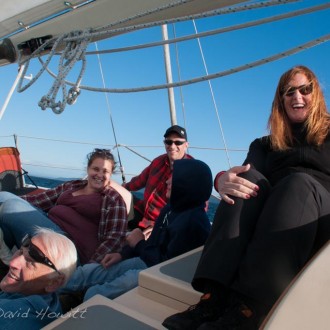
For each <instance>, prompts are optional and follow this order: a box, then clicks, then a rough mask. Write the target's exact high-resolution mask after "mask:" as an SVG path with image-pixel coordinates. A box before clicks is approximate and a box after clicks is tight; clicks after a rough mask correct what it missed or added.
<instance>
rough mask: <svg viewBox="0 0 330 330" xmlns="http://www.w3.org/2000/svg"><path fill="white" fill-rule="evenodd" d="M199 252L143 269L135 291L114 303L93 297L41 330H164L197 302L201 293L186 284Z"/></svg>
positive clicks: (188, 281) (120, 297)
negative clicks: (81, 314) (166, 322)
mask: <svg viewBox="0 0 330 330" xmlns="http://www.w3.org/2000/svg"><path fill="white" fill-rule="evenodd" d="M201 252H202V247H200V248H197V249H195V250H192V251H190V252H187V253H185V254H182V255H181V256H178V257H176V258H173V259H170V260H167V261H165V262H163V263H161V264H158V265H156V266H153V267H150V268H148V269H146V270H143V271H141V272H140V274H139V286H138V287H137V288H135V289H133V290H130V291H128V292H127V293H125V294H123V295H121V296H119V297H117V298H116V299H114V300H110V299H107V298H105V297H102V296H100V295H96V296H94V297H92V298H91V299H89V300H87V301H85V302H84V303H82V304H80V305H78V306H76V307H75V308H73V309H72V311H71V312H68V313H66V314H65V315H64V316H62V317H61V318H60V319H57V320H54V321H53V322H52V323H51V324H49V325H48V326H46V327H45V328H43V329H59V330H65V329H91V328H95V329H106V328H108V326H109V324H111V327H112V328H113V329H149V328H150V329H164V327H163V326H162V322H163V320H164V319H165V318H166V317H167V316H169V315H172V314H174V313H177V312H180V311H183V310H185V309H187V308H188V307H189V306H190V305H192V304H195V303H197V302H198V301H199V298H200V296H201V293H199V292H197V291H195V290H194V289H193V288H192V286H191V285H190V282H191V280H192V277H193V275H194V273H195V269H196V267H197V263H198V260H199V258H200V255H201ZM87 306H88V314H86V319H79V317H76V316H77V315H78V314H79V312H77V314H76V316H74V314H73V312H74V311H80V312H81V311H82V310H84V308H86V307H87ZM146 314H147V315H146ZM117 322H118V323H117ZM127 322H130V323H127ZM141 322H142V323H141Z"/></svg>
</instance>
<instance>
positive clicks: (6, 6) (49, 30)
mask: <svg viewBox="0 0 330 330" xmlns="http://www.w3.org/2000/svg"><path fill="white" fill-rule="evenodd" d="M240 2H245V1H242V0H170V1H169V0H134V1H132V0H89V1H77V0H72V1H63V0H25V1H22V0H1V11H0V40H2V39H4V38H10V40H11V41H12V43H13V44H14V46H17V45H18V44H20V43H22V42H25V41H27V40H30V39H33V38H39V37H42V36H46V35H52V36H53V37H56V36H59V35H62V34H63V33H68V32H70V31H75V30H83V29H87V28H98V27H102V26H106V25H109V24H114V23H117V22H121V23H120V24H117V25H116V28H118V27H127V26H132V25H136V24H143V23H150V22H155V21H162V20H164V19H171V18H177V17H182V16H188V15H191V14H198V13H202V12H207V11H210V10H214V9H218V8H222V7H227V6H232V5H235V4H237V3H240Z"/></svg>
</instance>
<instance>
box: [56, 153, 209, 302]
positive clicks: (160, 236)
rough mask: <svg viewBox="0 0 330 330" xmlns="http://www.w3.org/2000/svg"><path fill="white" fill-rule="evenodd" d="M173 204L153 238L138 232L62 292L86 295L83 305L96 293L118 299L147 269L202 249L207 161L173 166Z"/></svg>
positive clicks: (170, 192) (205, 234)
mask: <svg viewBox="0 0 330 330" xmlns="http://www.w3.org/2000/svg"><path fill="white" fill-rule="evenodd" d="M166 184H167V198H169V203H168V204H167V205H165V207H164V208H163V209H162V210H161V213H160V215H159V217H158V218H157V220H156V222H155V226H154V228H153V230H152V232H151V235H150V237H149V238H148V239H147V240H145V236H144V234H143V232H142V231H141V230H140V229H138V228H136V229H134V230H133V231H132V232H131V233H130V234H129V235H128V236H127V245H126V246H125V247H124V248H123V249H122V251H121V252H120V253H109V254H108V255H107V256H106V257H105V258H104V260H102V263H101V264H95V263H92V264H86V265H84V266H82V267H78V268H77V270H76V272H75V273H74V275H73V276H72V278H71V280H70V281H69V283H68V284H67V286H66V287H65V288H64V289H63V290H61V292H62V293H68V292H72V291H81V290H86V293H85V295H84V300H87V299H89V298H91V297H92V296H94V295H95V294H101V295H103V296H106V297H108V298H111V299H113V298H116V297H117V296H119V295H120V294H123V293H125V292H126V291H128V290H130V289H132V288H134V287H136V286H137V285H138V274H139V272H140V271H141V270H143V269H146V268H147V267H150V266H153V265H156V264H158V263H160V262H162V261H165V260H168V259H170V258H174V257H176V256H178V255H180V254H183V253H185V252H188V251H190V250H192V249H195V248H197V247H199V246H202V245H203V244H204V243H205V241H206V239H207V237H208V235H209V231H210V228H211V225H210V221H209V219H208V216H207V214H206V211H205V201H207V200H208V199H209V198H210V195H211V191H212V173H211V170H210V168H209V167H208V166H207V165H206V164H205V163H204V162H202V161H200V160H195V159H181V160H176V161H174V164H173V174H172V177H171V178H170V179H168V180H167V181H166Z"/></svg>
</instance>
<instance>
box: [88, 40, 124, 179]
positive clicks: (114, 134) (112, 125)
mask: <svg viewBox="0 0 330 330" xmlns="http://www.w3.org/2000/svg"><path fill="white" fill-rule="evenodd" d="M94 44H95V49H96V50H98V47H97V42H95V43H94ZM97 59H98V64H99V68H100V73H101V78H102V84H103V87H104V88H105V79H104V74H103V68H102V63H101V58H100V55H99V54H97ZM105 99H106V103H107V109H108V113H109V117H110V122H111V128H112V133H113V137H114V139H115V143H116V145H117V144H118V142H117V135H116V131H115V125H114V122H113V117H112V113H111V108H110V102H109V97H108V93H105ZM116 149H117V156H118V161H119V169H120V173H121V179H122V181H123V183H126V178H125V174H124V167H123V165H122V162H121V157H120V153H119V148H116Z"/></svg>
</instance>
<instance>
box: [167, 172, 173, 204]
mask: <svg viewBox="0 0 330 330" xmlns="http://www.w3.org/2000/svg"><path fill="white" fill-rule="evenodd" d="M166 186H167V187H166V198H167V199H170V197H171V191H172V175H171V176H170V177H169V178H168V179H167V180H166Z"/></svg>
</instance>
